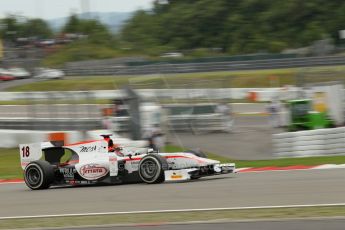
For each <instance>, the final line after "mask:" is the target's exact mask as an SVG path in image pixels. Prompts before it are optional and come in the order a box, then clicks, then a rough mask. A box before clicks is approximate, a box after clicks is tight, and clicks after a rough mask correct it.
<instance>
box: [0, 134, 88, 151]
mask: <svg viewBox="0 0 345 230" xmlns="http://www.w3.org/2000/svg"><path fill="white" fill-rule="evenodd" d="M51 133H65V134H66V135H67V136H66V138H67V139H68V142H69V143H73V142H78V141H81V140H82V139H83V134H82V133H81V132H79V131H66V132H64V131H56V132H55V131H31V130H0V148H17V147H18V145H19V144H28V143H36V142H43V141H49V134H51Z"/></svg>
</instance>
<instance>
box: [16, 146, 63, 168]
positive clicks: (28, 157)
mask: <svg viewBox="0 0 345 230" xmlns="http://www.w3.org/2000/svg"><path fill="white" fill-rule="evenodd" d="M62 145H63V142H62V141H48V142H40V143H31V144H20V145H19V156H20V165H21V167H22V169H25V167H26V166H27V165H28V164H29V163H30V162H33V161H37V160H40V159H41V158H42V156H43V153H42V150H44V149H49V148H53V147H57V146H62Z"/></svg>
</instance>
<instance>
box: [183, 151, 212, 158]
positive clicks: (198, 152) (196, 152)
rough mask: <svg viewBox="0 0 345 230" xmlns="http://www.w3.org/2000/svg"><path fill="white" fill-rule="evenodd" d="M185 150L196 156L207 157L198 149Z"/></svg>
mask: <svg viewBox="0 0 345 230" xmlns="http://www.w3.org/2000/svg"><path fill="white" fill-rule="evenodd" d="M185 152H186V153H191V154H194V155H195V156H197V157H202V158H207V156H206V154H205V153H203V152H202V151H200V150H188V151H185Z"/></svg>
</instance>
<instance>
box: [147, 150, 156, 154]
mask: <svg viewBox="0 0 345 230" xmlns="http://www.w3.org/2000/svg"><path fill="white" fill-rule="evenodd" d="M154 152H155V150H154V149H148V150H147V153H154Z"/></svg>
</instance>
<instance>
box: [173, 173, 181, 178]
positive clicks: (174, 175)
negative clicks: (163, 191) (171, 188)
mask: <svg viewBox="0 0 345 230" xmlns="http://www.w3.org/2000/svg"><path fill="white" fill-rule="evenodd" d="M171 179H182V175H180V174H176V173H173V175H171Z"/></svg>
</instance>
